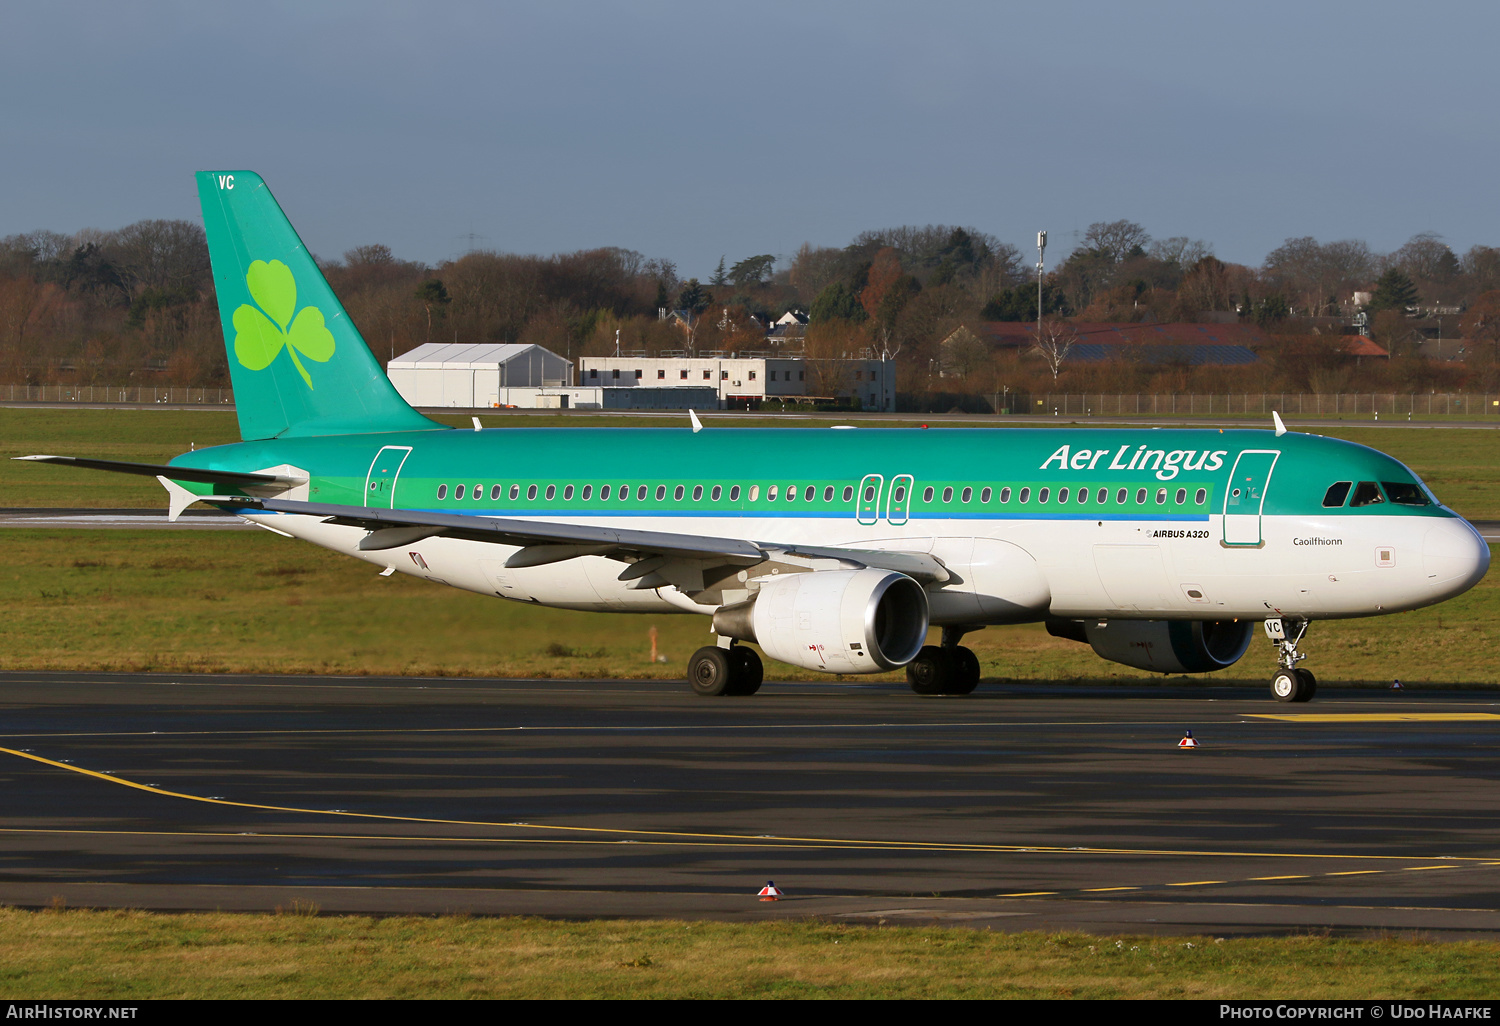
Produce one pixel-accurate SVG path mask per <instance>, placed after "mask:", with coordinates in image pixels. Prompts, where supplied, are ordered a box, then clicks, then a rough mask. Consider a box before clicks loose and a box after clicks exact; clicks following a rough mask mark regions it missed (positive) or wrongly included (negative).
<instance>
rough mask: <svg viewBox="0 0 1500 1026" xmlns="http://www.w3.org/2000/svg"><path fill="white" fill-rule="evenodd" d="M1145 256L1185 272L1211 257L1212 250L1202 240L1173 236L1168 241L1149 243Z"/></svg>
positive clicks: (1159, 240)
mask: <svg viewBox="0 0 1500 1026" xmlns="http://www.w3.org/2000/svg"><path fill="white" fill-rule="evenodd" d="M1146 255H1147V256H1149V257H1150V258H1151V259H1152V260H1160V261H1162V262H1163V263H1170V264H1176V265H1177V266H1178V267H1180V268H1182V269H1183V270H1184V271H1186V270H1187V269H1188V268H1189V267H1193V266H1194V265H1196V264H1197V263H1198V261H1200V260H1202V259H1203V258H1204V257H1208V256H1213V255H1214V248H1213V247H1212V246H1210V245H1209V244H1208V243H1206V242H1204V241H1203V240H1202V239H1190V238H1188V237H1187V236H1186V235H1174V236H1172V237H1171V238H1170V239H1157V240H1156V241H1155V242H1153V243H1151V248H1150V249H1148V250H1147V251H1146Z"/></svg>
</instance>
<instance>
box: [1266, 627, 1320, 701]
mask: <svg viewBox="0 0 1500 1026" xmlns="http://www.w3.org/2000/svg"><path fill="white" fill-rule="evenodd" d="M1307 624H1308V621H1306V620H1283V619H1282V618H1280V617H1274V618H1272V619H1270V620H1267V621H1266V637H1268V638H1270V639H1271V643H1272V644H1273V645H1275V646H1276V661H1277V662H1278V663H1279V664H1281V669H1279V670H1277V671H1276V676H1274V677H1272V678H1271V696H1272V697H1273V698H1275V699H1276V701H1278V702H1311V701H1312V698H1313V695H1315V694H1317V693H1318V678H1316V677H1314V676H1313V672H1312V671H1311V670H1304V669H1301V668H1300V667H1299V666H1298V665H1297V664H1298V663H1300V662H1301V661H1302V660H1304V659H1306V658H1307V656H1306V655H1305V654H1303V653H1301V652H1298V651H1297V644H1298V643H1299V642H1300V641H1301V640H1302V636H1303V635H1304V634H1306V633H1307Z"/></svg>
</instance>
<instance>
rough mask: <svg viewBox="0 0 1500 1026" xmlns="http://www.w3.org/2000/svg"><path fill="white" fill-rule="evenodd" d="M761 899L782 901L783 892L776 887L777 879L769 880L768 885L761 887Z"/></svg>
mask: <svg viewBox="0 0 1500 1026" xmlns="http://www.w3.org/2000/svg"><path fill="white" fill-rule="evenodd" d="M760 900H761V901H780V900H781V892H780V891H778V890H777V889H776V881H775V880H767V881H766V885H765V886H764V887H762V888H761V889H760Z"/></svg>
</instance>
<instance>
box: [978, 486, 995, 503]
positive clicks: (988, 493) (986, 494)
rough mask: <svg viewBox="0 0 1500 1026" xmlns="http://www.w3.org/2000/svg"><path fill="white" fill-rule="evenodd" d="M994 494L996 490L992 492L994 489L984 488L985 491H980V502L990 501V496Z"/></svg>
mask: <svg viewBox="0 0 1500 1026" xmlns="http://www.w3.org/2000/svg"><path fill="white" fill-rule="evenodd" d="M993 494H994V492H992V491H990V489H988V488H986V489H984V490H983V491H981V492H980V493H979V501H980V502H989V501H990V496H991V495H993Z"/></svg>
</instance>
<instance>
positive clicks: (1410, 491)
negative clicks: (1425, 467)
mask: <svg viewBox="0 0 1500 1026" xmlns="http://www.w3.org/2000/svg"><path fill="white" fill-rule="evenodd" d="M1380 484H1381V486H1382V487H1384V488H1385V494H1386V495H1387V496H1389V497H1390V500H1391V501H1392V502H1394V503H1396V504H1397V505H1398V506H1426V505H1429V502H1428V499H1427V496H1426V495H1423V494H1422V489H1420V488H1418V487H1417V486H1416V485H1414V484H1408V483H1406V482H1404V481H1382V482H1380Z"/></svg>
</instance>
